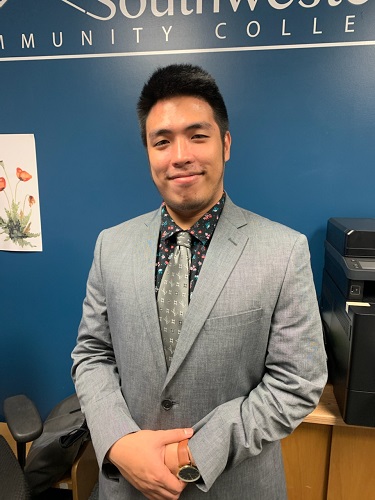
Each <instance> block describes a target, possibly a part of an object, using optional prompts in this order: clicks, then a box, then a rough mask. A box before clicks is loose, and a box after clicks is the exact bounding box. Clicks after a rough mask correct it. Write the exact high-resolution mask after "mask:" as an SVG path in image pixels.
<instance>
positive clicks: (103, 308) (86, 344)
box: [72, 233, 139, 465]
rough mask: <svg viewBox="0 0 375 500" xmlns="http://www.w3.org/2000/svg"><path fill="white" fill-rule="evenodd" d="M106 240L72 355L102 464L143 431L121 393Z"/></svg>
mask: <svg viewBox="0 0 375 500" xmlns="http://www.w3.org/2000/svg"><path fill="white" fill-rule="evenodd" d="M102 238H103V233H101V234H100V235H99V238H98V241H97V244H96V247H95V254H94V261H93V264H92V267H91V270H90V274H89V278H88V282H87V292H86V298H85V300H84V303H83V315H82V320H81V324H80V327H79V332H78V339H77V345H76V347H75V349H74V350H73V353H72V357H73V361H74V363H73V369H72V376H73V380H74V382H75V385H76V390H77V394H78V396H79V399H80V403H81V407H82V411H83V412H84V414H85V416H86V419H87V422H88V426H89V428H90V431H91V436H92V440H93V444H94V447H95V451H96V455H97V459H98V462H99V465H102V464H103V462H105V456H106V454H107V452H108V450H109V448H110V447H111V446H112V444H114V443H115V442H116V441H117V440H118V439H120V438H121V437H122V436H125V435H126V434H129V433H131V432H136V431H138V430H139V427H138V426H137V424H136V423H135V422H134V420H133V419H132V417H131V415H130V411H129V409H128V407H127V405H126V402H125V401H124V397H123V394H122V392H121V387H120V379H119V374H118V368H117V365H116V359H115V355H114V351H113V346H112V339H111V332H110V329H109V324H108V313H107V305H106V299H105V294H104V285H103V278H102V272H101V248H102Z"/></svg>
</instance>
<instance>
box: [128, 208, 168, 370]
mask: <svg viewBox="0 0 375 500" xmlns="http://www.w3.org/2000/svg"><path fill="white" fill-rule="evenodd" d="M159 232H160V209H159V210H157V211H156V212H153V213H151V214H150V217H149V219H147V220H146V222H145V224H144V225H142V227H141V228H140V235H139V238H138V239H137V240H136V241H137V244H138V243H139V247H138V248H139V249H140V250H139V252H138V253H137V252H135V254H136V255H135V258H134V263H135V264H134V287H135V295H136V298H137V302H138V305H139V313H140V315H141V318H142V320H143V323H144V326H145V328H146V332H148V338H149V339H150V350H151V351H152V353H153V356H154V358H155V362H156V368H157V370H158V371H159V373H160V372H161V373H163V371H164V372H165V373H167V368H166V363H165V357H164V351H163V343H162V339H161V333H160V325H159V318H158V312H157V305H156V299H155V260H156V252H157V245H158V240H159Z"/></svg>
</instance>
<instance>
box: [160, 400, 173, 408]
mask: <svg viewBox="0 0 375 500" xmlns="http://www.w3.org/2000/svg"><path fill="white" fill-rule="evenodd" d="M161 405H162V407H163V409H164V410H165V411H169V410H170V409H171V408H172V406H173V401H171V400H170V399H164V400H163V401H162V402H161Z"/></svg>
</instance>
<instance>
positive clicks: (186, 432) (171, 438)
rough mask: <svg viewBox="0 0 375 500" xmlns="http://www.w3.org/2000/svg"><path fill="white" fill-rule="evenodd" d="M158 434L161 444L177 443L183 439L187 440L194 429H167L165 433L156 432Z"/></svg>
mask: <svg viewBox="0 0 375 500" xmlns="http://www.w3.org/2000/svg"><path fill="white" fill-rule="evenodd" d="M156 432H158V433H159V434H160V438H161V442H162V443H163V444H171V443H178V442H179V441H183V440H184V439H189V438H191V436H192V435H193V434H194V429H191V428H186V429H168V430H166V431H156Z"/></svg>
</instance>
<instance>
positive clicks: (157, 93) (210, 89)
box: [137, 64, 229, 146]
mask: <svg viewBox="0 0 375 500" xmlns="http://www.w3.org/2000/svg"><path fill="white" fill-rule="evenodd" d="M180 96H191V97H197V98H198V99H202V100H203V101H206V102H207V103H208V104H209V105H210V106H211V108H212V110H213V113H214V118H215V121H216V123H217V125H218V127H219V129H220V134H221V138H222V140H223V141H224V136H225V133H226V132H227V131H228V128H229V119H228V113H227V108H226V106H225V103H224V99H223V97H222V95H221V93H220V90H219V88H218V86H217V84H216V82H215V80H214V78H213V77H212V76H211V75H210V74H209V73H207V71H205V70H204V69H202V68H201V67H199V66H193V65H192V64H171V65H170V66H165V67H163V68H158V69H157V70H156V71H155V72H154V73H153V74H152V75H151V77H150V78H149V80H148V81H147V82H146V83H145V85H144V87H143V89H142V92H141V95H140V97H139V100H138V104H137V112H138V120H139V126H140V129H141V137H142V141H143V144H144V145H145V146H146V145H147V139H146V120H147V117H148V115H149V113H150V111H151V108H152V107H153V106H154V105H155V104H156V103H157V102H158V101H161V100H164V99H170V98H172V97H180Z"/></svg>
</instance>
